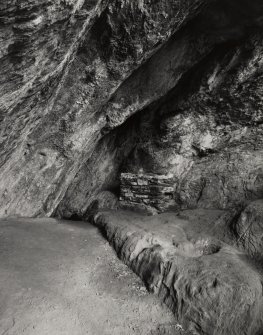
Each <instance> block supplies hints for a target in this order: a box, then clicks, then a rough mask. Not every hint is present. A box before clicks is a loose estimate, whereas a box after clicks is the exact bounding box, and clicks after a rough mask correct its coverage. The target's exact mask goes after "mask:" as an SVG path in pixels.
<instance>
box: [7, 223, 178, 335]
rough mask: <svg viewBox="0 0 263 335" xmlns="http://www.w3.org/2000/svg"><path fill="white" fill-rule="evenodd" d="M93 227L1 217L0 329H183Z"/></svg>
mask: <svg viewBox="0 0 263 335" xmlns="http://www.w3.org/2000/svg"><path fill="white" fill-rule="evenodd" d="M179 328H180V327H179V325H177V323H176V320H175V319H174V317H173V315H172V314H171V313H170V312H169V310H168V309H167V308H166V307H165V306H164V305H162V304H161V303H160V301H159V300H158V299H157V298H156V297H155V296H153V295H150V294H149V293H148V292H147V291H146V289H145V287H144V286H143V284H142V282H141V281H140V279H139V278H138V277H137V276H136V275H135V274H134V273H133V272H132V271H131V270H129V269H128V268H127V267H126V266H125V265H124V264H123V263H122V262H121V261H120V260H119V259H118V258H117V256H116V255H115V253H114V251H113V249H112V248H111V247H110V246H109V244H108V243H107V242H106V241H105V240H104V238H103V237H102V236H101V235H100V233H99V231H98V230H97V228H95V227H93V226H91V225H90V224H87V223H78V222H70V221H67V222H65V221H56V220H53V219H8V220H4V219H2V220H0V334H1V335H18V334H19V335H21V334H26V335H31V334H37V335H44V334H48V335H52V334H54V335H60V334H65V335H66V334H71V335H78V334H91V335H97V334H98V335H103V334H116V335H117V334H122V335H129V334H136V335H139V334H143V335H148V334H149V335H150V334H152V335H159V334H160V335H161V334H174V335H177V334H182V332H181V330H179Z"/></svg>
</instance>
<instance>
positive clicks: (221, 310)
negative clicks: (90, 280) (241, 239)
mask: <svg viewBox="0 0 263 335" xmlns="http://www.w3.org/2000/svg"><path fill="white" fill-rule="evenodd" d="M217 215H218V214H217ZM197 217H198V216H197V213H196V214H195V219H194V221H193V222H191V221H187V220H185V219H184V220H182V219H179V218H178V217H176V215H175V214H162V215H160V216H158V217H157V218H156V217H150V218H149V217H146V216H140V215H138V214H137V215H136V214H132V213H131V212H126V213H125V212H117V213H111V212H105V213H100V214H98V215H97V216H96V217H95V223H96V225H97V226H98V227H99V228H100V229H102V230H103V232H104V233H105V235H106V237H107V239H108V240H109V241H110V242H111V244H112V245H113V246H114V248H115V250H116V252H117V253H118V255H119V257H120V258H121V259H122V260H123V261H124V262H125V263H126V264H127V265H128V266H130V267H131V268H132V269H133V270H134V271H135V272H136V273H137V274H138V275H139V276H140V277H141V278H142V279H143V281H144V282H145V284H146V285H147V287H148V288H149V290H151V291H153V292H155V293H156V294H158V295H159V297H160V298H161V299H162V300H163V301H164V302H165V303H166V304H167V305H168V306H169V307H170V308H171V310H172V311H173V312H174V314H175V316H176V317H177V319H178V320H179V322H180V323H181V324H182V325H183V326H184V327H185V329H188V330H191V331H193V333H194V334H209V335H210V334H211V335H213V334H216V335H219V334H227V335H230V334H231V335H232V334H233V335H234V334H240V335H241V334H244V335H249V334H251V335H254V334H259V333H260V331H261V330H262V326H263V313H262V312H263V309H262V308H263V304H262V302H263V301H262V284H261V277H260V274H259V273H257V271H256V270H255V269H252V267H250V266H249V265H248V264H247V263H246V261H245V260H244V254H242V253H241V252H239V251H238V250H236V249H235V248H234V247H231V246H230V245H227V244H225V243H223V242H222V241H220V240H218V239H217V238H216V237H214V236H211V235H209V233H204V232H203V233H202V232H201V233H199V234H198V233H197V231H198V229H200V228H201V231H205V230H206V229H207V227H206V226H204V227H202V225H203V219H202V220H200V221H199V223H198V220H197ZM198 225H201V227H198ZM210 226H211V222H210ZM210 229H211V227H210Z"/></svg>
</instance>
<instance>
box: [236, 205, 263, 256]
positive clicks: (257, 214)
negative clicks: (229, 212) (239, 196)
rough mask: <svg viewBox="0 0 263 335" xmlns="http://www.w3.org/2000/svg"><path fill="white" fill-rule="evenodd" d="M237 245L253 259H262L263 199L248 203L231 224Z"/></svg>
mask: <svg viewBox="0 0 263 335" xmlns="http://www.w3.org/2000/svg"><path fill="white" fill-rule="evenodd" d="M233 230H234V233H235V235H236V241H237V245H238V246H241V247H242V248H243V249H244V250H245V251H246V253H247V254H248V255H250V256H251V257H253V259H256V260H257V259H258V260H261V262H262V261H263V200H262V199H261V200H257V201H254V202H252V203H250V204H249V205H248V206H247V207H246V208H245V209H244V210H243V211H242V212H241V214H240V217H239V218H238V220H237V221H236V222H234V226H233Z"/></svg>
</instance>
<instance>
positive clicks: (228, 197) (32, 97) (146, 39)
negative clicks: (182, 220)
mask: <svg viewBox="0 0 263 335" xmlns="http://www.w3.org/2000/svg"><path fill="white" fill-rule="evenodd" d="M262 13H263V11H262V4H261V2H260V1H259V0H257V1H255V2H253V4H251V3H250V2H248V1H246V0H242V1H241V2H240V1H233V2H231V4H229V3H228V2H227V1H212V2H211V1H205V0H199V1H188V0H181V1H177V2H175V3H174V2H170V1H165V0H159V1H156V2H154V4H152V2H150V1H146V0H145V1H139V2H138V3H137V2H136V3H134V2H133V1H131V0H114V1H113V0H112V1H103V0H102V1H91V0H86V1H85V0H82V1H77V2H75V1H70V0H68V1H62V0H60V1H59V0H57V1H40V0H34V1H33V0H32V1H20V2H19V4H17V3H16V2H15V1H7V2H6V3H5V4H1V5H0V36H1V39H0V41H1V55H0V57H1V60H2V62H1V63H0V72H1V82H0V88H1V93H2V94H1V96H0V102H1V104H0V106H1V107H0V120H1V123H0V143H1V146H0V180H1V182H0V215H1V216H8V215H22V216H39V215H48V216H50V215H60V216H66V217H70V216H71V215H73V214H75V213H78V215H82V214H83V213H85V212H86V211H87V210H88V208H89V206H90V205H91V204H92V203H93V202H94V201H95V200H96V197H97V196H98V195H99V194H100V193H101V192H104V191H113V192H114V193H115V194H116V195H118V187H119V178H118V177H119V173H120V172H121V171H124V170H127V169H128V170H131V172H132V170H133V169H134V170H137V169H138V168H143V169H144V170H145V171H146V172H147V171H148V170H149V165H150V164H149V162H151V163H152V165H151V166H152V167H151V169H153V170H154V171H153V172H154V173H168V172H170V171H172V172H173V173H174V174H175V176H176V177H177V179H178V182H177V184H176V188H177V189H176V194H175V199H176V201H177V203H178V204H179V205H180V206H182V207H183V206H185V207H195V206H204V207H220V208H222V207H223V208H225V207H228V206H234V205H235V204H236V203H237V202H239V201H240V197H241V198H242V200H243V199H248V198H249V199H250V198H258V197H260V196H262V187H261V185H262V170H261V169H262V168H261V166H262V164H261V163H262V162H261V156H262V155H261V150H262V147H261V143H262V136H261V134H262V128H261V124H260V123H261V119H262V114H261V113H262V112H261V101H262V97H261V91H262V89H261V87H262V86H261V85H262V81H261V69H262V56H261V54H262V52H261V51H262V36H261V35H260V33H258V31H260V29H261V23H262ZM142 135H143V136H142ZM145 136H146V137H147V140H146V139H145ZM142 157H144V159H143V158H142ZM146 157H148V158H147V159H145V158H146ZM146 160H148V163H147V162H146ZM241 167H242V168H241ZM243 170H244V171H243ZM186 175H187V178H186V177H185V176H186ZM232 176H233V177H232ZM236 190H237V191H236ZM211 199H212V200H211ZM58 213H59V214H58Z"/></svg>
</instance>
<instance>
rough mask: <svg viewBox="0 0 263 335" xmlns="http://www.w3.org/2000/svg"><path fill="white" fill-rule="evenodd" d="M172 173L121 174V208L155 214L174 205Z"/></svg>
mask: <svg viewBox="0 0 263 335" xmlns="http://www.w3.org/2000/svg"><path fill="white" fill-rule="evenodd" d="M174 184H175V180H174V177H173V175H157V174H143V173H138V174H133V173H122V174H121V196H120V202H121V207H122V208H128V209H132V210H137V211H145V212H148V213H150V214H157V213H160V212H164V211H165V210H167V209H169V208H171V207H173V206H174V200H173V198H174V197H173V194H174Z"/></svg>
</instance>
